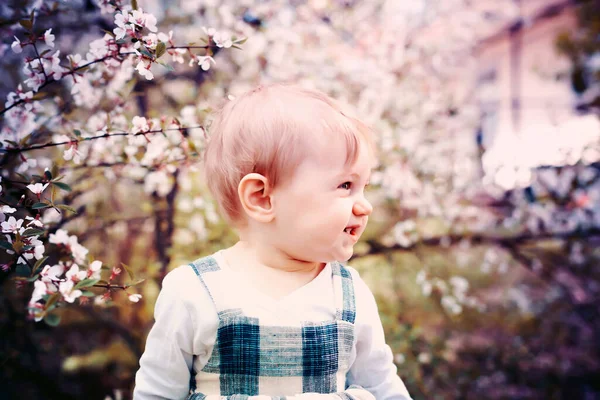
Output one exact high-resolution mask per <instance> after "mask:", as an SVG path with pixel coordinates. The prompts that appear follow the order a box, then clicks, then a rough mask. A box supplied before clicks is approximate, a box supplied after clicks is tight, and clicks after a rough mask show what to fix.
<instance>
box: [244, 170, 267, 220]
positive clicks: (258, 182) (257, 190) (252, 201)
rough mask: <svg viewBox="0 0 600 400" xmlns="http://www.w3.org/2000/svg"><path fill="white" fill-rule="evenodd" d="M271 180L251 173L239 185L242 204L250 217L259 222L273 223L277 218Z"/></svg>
mask: <svg viewBox="0 0 600 400" xmlns="http://www.w3.org/2000/svg"><path fill="white" fill-rule="evenodd" d="M270 189H271V188H270V186H269V180H268V179H267V178H266V177H264V176H263V175H261V174H257V173H254V172H253V173H251V174H248V175H246V176H244V177H243V178H242V180H241V181H240V183H239V185H238V196H239V198H240V203H241V204H242V207H243V208H244V211H245V212H246V215H248V217H249V218H252V219H254V220H256V221H258V222H271V221H272V220H273V218H274V216H275V214H274V208H273V202H272V199H271V190H270Z"/></svg>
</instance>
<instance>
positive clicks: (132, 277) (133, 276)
mask: <svg viewBox="0 0 600 400" xmlns="http://www.w3.org/2000/svg"><path fill="white" fill-rule="evenodd" d="M121 266H122V267H123V268H124V269H125V271H127V275H129V277H130V278H131V279H135V274H134V273H133V271H132V270H131V267H130V266H129V265H127V264H125V263H121Z"/></svg>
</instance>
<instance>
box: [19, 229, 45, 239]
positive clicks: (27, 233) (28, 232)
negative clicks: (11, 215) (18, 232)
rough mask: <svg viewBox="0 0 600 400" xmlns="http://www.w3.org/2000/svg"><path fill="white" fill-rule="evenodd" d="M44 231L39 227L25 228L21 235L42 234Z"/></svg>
mask: <svg viewBox="0 0 600 400" xmlns="http://www.w3.org/2000/svg"><path fill="white" fill-rule="evenodd" d="M45 232H46V231H44V230H41V229H34V228H27V229H25V231H24V232H23V237H29V236H39V235H43V234H44V233H45Z"/></svg>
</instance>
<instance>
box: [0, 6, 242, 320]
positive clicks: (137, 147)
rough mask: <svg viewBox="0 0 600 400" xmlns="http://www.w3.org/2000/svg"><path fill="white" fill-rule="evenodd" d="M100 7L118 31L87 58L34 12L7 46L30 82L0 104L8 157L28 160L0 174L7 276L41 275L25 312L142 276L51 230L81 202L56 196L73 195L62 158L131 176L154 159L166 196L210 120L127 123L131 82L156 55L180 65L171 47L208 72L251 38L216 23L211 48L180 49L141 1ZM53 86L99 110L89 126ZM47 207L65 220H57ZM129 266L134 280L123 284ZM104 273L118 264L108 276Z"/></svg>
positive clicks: (0, 147) (155, 180) (150, 187)
mask: <svg viewBox="0 0 600 400" xmlns="http://www.w3.org/2000/svg"><path fill="white" fill-rule="evenodd" d="M100 7H101V9H102V11H103V12H104V13H112V14H114V19H113V20H114V23H115V28H114V29H113V30H112V32H107V33H106V34H105V35H104V36H103V37H102V38H100V39H97V40H94V41H92V42H91V43H89V50H88V52H87V53H86V55H85V57H82V55H80V54H69V55H67V56H66V57H61V55H60V50H54V48H55V46H56V45H58V44H59V43H60V40H57V38H56V36H55V35H54V34H53V33H52V29H47V30H45V31H44V33H43V34H38V33H36V30H35V20H34V16H35V13H34V12H32V13H31V17H30V18H29V19H27V20H21V21H20V25H21V27H22V28H23V29H24V30H25V31H24V34H18V33H17V34H15V36H14V42H13V43H12V45H11V46H10V47H11V49H12V51H13V52H14V53H15V54H24V55H25V58H24V67H23V73H24V75H25V80H24V81H23V82H22V83H20V84H19V85H18V86H17V88H16V90H15V91H14V92H11V93H9V94H8V96H7V99H6V102H5V108H4V109H3V110H1V111H0V116H2V117H3V123H2V126H1V130H0V165H8V164H9V163H10V164H13V163H14V162H15V157H17V160H18V161H20V162H19V163H17V167H16V169H14V171H13V173H12V174H11V175H8V174H7V173H8V170H5V169H4V168H3V174H2V175H3V176H0V202H1V204H0V207H1V208H0V222H1V226H2V235H3V239H2V240H0V247H1V248H2V249H3V250H4V251H5V252H6V255H8V256H9V261H8V262H5V263H4V264H2V266H1V268H2V272H0V273H4V274H8V273H14V274H16V275H17V278H16V279H17V282H18V283H19V284H21V285H24V284H29V283H33V286H34V290H33V293H32V297H31V299H30V301H29V306H28V309H29V314H30V316H31V317H32V318H33V319H35V320H36V321H40V320H42V319H44V320H45V321H46V322H47V323H49V324H51V325H55V324H57V323H58V322H59V317H58V314H56V313H53V312H52V311H53V310H54V309H56V308H57V307H61V306H63V305H65V304H71V303H75V302H78V303H79V304H87V303H88V302H90V299H94V300H93V302H94V304H106V303H107V301H108V300H110V298H111V293H112V292H113V291H115V290H124V291H129V290H130V288H131V286H133V285H136V284H139V283H140V282H142V280H136V279H135V278H134V275H133V273H132V272H131V270H130V269H129V268H128V267H127V266H125V265H124V264H123V265H122V267H112V268H110V267H106V266H103V263H102V261H100V260H94V259H93V258H91V257H90V256H89V255H88V253H89V250H88V249H87V248H85V247H84V246H83V245H82V244H80V243H79V239H78V237H77V236H76V235H72V234H71V235H70V234H69V233H68V231H67V230H65V229H58V230H56V232H53V229H52V226H53V223H57V222H59V221H60V219H61V218H62V219H64V220H65V221H66V220H67V219H65V218H64V217H63V214H64V213H65V212H67V213H71V214H76V213H77V212H78V211H80V210H76V209H75V208H73V207H71V206H70V205H69V204H59V202H57V192H58V190H63V191H65V192H72V189H71V187H70V186H69V184H67V183H64V182H63V180H64V181H72V179H71V178H70V174H69V173H67V174H66V175H65V176H58V175H59V174H58V172H59V164H65V163H67V164H71V165H73V164H75V165H77V164H81V163H82V160H85V165H86V166H88V167H93V166H95V165H123V166H125V167H124V168H121V169H120V170H121V172H122V173H124V174H130V175H131V176H135V177H139V176H140V167H141V168H147V170H145V171H146V172H145V173H144V175H143V181H144V189H145V190H146V192H148V193H157V194H158V195H162V196H164V195H166V194H167V193H168V192H169V190H170V187H171V186H172V182H171V181H172V178H171V175H172V174H174V173H175V171H176V169H177V168H178V164H181V163H182V162H185V163H187V162H189V161H190V160H191V159H193V158H194V157H196V156H197V153H198V150H197V146H198V145H202V142H203V140H204V139H205V137H204V129H203V128H202V126H201V124H200V123H199V121H198V119H197V118H196V117H195V116H193V115H190V114H189V113H188V112H187V111H182V114H181V115H179V116H176V117H167V116H163V117H160V118H146V117H142V116H133V118H132V119H131V120H128V119H127V118H126V117H125V116H124V114H125V112H126V110H127V103H126V101H125V96H124V93H126V90H131V88H132V84H135V79H134V78H135V76H134V72H137V73H138V74H139V76H141V77H144V78H145V79H146V80H152V79H154V77H155V72H153V71H152V70H151V67H152V65H153V64H161V65H163V66H164V67H166V70H165V71H172V70H173V68H172V67H171V66H170V65H169V64H167V63H166V62H165V61H163V60H161V57H162V56H163V55H164V54H169V55H170V56H171V57H172V61H173V62H175V63H179V64H183V63H184V61H185V58H184V57H186V58H189V66H193V65H198V67H199V68H200V69H201V70H203V71H208V70H209V69H210V67H211V66H212V65H215V64H216V62H215V60H214V58H213V56H214V54H215V53H216V52H217V51H218V50H219V49H221V48H223V49H228V48H231V47H236V48H239V47H238V45H240V44H242V43H243V40H238V39H236V38H235V37H233V38H232V37H230V36H228V35H226V34H224V33H220V32H217V31H215V30H214V29H204V32H205V34H206V36H207V37H206V38H205V39H202V40H203V42H204V44H203V45H195V44H194V43H189V44H188V45H185V46H178V45H176V44H175V42H174V39H173V31H170V32H169V33H168V34H165V33H162V32H158V27H157V19H156V17H155V16H154V15H152V14H150V13H146V12H144V11H143V10H142V9H140V8H138V7H137V5H136V4H135V1H134V2H133V3H132V5H131V6H130V5H125V4H123V3H122V2H121V1H118V0H117V1H113V0H111V1H104V0H103V1H101V2H100ZM58 39H60V38H58ZM55 42H56V44H55ZM44 47H45V48H44ZM198 51H199V54H198ZM66 78H68V79H66ZM50 85H54V86H56V87H57V90H61V89H62V88H66V89H67V90H68V91H69V93H70V95H71V98H72V100H71V101H72V102H73V103H74V105H75V106H77V107H78V108H79V109H80V110H86V109H87V110H90V111H92V114H91V115H90V116H89V118H87V120H86V123H85V124H84V125H74V124H73V122H72V121H70V120H69V119H68V117H67V116H66V115H64V114H62V111H60V110H55V109H56V106H57V105H58V103H62V102H63V100H61V99H58V98H53V97H52V96H53V95H51V94H50V93H49V92H48V91H46V90H44V89H46V88H49V86H50ZM104 99H105V100H104ZM102 101H109V102H110V103H111V107H109V108H108V109H107V108H106V107H100V103H101V102H102ZM48 111H50V112H53V111H57V113H56V115H55V116H51V117H49V118H48V119H46V121H45V122H44V125H43V126H42V125H41V118H40V117H41V116H42V115H44V114H45V113H48ZM156 133H160V134H161V135H156ZM44 135H45V136H46V137H48V138H49V140H45V139H44ZM54 148H63V149H62V152H61V154H62V161H60V160H57V161H56V162H53V161H52V159H51V158H46V156H41V157H40V156H36V157H33V156H30V155H29V154H31V153H32V152H34V151H38V150H44V149H45V150H47V151H49V150H52V149H54ZM44 154H45V155H48V153H47V152H44ZM42 168H43V169H44V171H43V173H41V174H38V175H36V174H35V171H36V170H38V169H42ZM51 170H52V171H51ZM148 171H150V172H148ZM30 174H31V175H30ZM17 176H18V177H19V178H17ZM2 179H4V181H2ZM45 194H46V195H45ZM16 199H19V200H16ZM67 203H68V202H67ZM82 210H84V209H82ZM50 212H52V213H55V214H56V215H58V219H57V218H56V217H52V218H50V217H49V215H50V214H49V213H50ZM123 268H125V269H126V270H127V272H128V274H129V275H130V277H131V279H132V282H131V283H118V282H116V281H117V279H119V276H121V275H122V274H121V272H122V270H123ZM103 271H107V273H108V272H110V273H109V274H108V276H107V278H106V279H104V280H103V279H102V276H101V275H102V272H103ZM140 299H141V295H140V294H137V293H130V295H129V300H130V301H132V302H138V301H139V300H140Z"/></svg>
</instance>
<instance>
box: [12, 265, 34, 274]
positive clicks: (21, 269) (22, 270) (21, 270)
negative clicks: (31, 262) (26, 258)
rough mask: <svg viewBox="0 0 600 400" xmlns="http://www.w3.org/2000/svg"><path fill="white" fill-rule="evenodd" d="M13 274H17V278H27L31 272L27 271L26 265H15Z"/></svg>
mask: <svg viewBox="0 0 600 400" xmlns="http://www.w3.org/2000/svg"><path fill="white" fill-rule="evenodd" d="M15 273H16V274H17V276H29V275H30V274H31V270H30V269H29V267H28V266H27V264H17V268H16V269H15Z"/></svg>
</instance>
